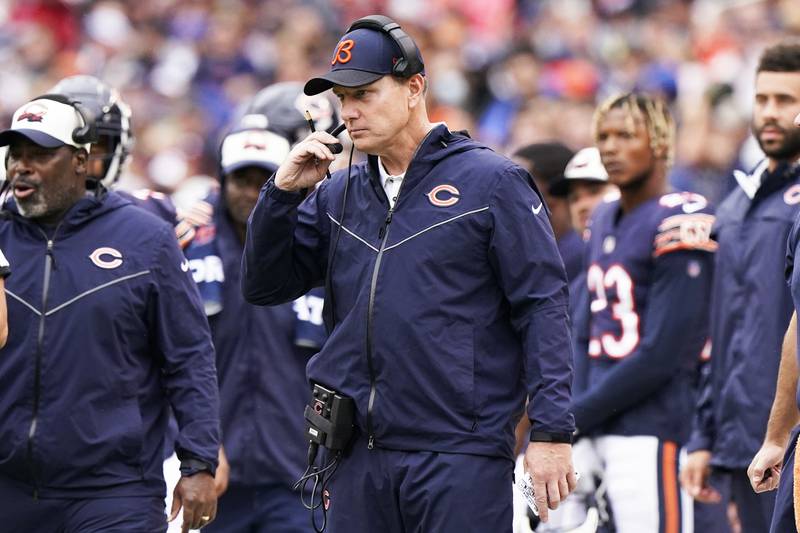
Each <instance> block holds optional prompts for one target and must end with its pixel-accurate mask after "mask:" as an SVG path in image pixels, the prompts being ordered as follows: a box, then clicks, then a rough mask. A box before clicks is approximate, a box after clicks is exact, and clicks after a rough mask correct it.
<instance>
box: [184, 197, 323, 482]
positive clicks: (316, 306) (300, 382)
mask: <svg viewBox="0 0 800 533" xmlns="http://www.w3.org/2000/svg"><path fill="white" fill-rule="evenodd" d="M223 190H224V188H223ZM208 202H209V203H210V204H211V205H213V207H214V223H213V224H210V225H208V226H203V227H200V228H198V229H197V233H196V237H195V239H194V241H193V242H192V244H190V245H189V247H188V248H187V249H186V257H187V258H188V259H189V266H190V268H191V269H192V272H193V274H194V279H195V282H197V284H198V286H199V287H200V294H201V296H202V297H203V298H204V301H205V302H206V310H207V312H209V318H208V319H209V323H210V325H211V335H212V338H213V340H214V347H215V349H216V352H217V369H218V371H219V388H220V418H221V424H222V434H223V443H224V445H225V453H226V455H227V457H228V461H229V462H230V466H231V472H230V483H231V485H232V486H237V485H238V486H249V487H253V486H258V485H275V484H279V485H282V486H283V487H285V488H286V490H289V489H290V487H291V486H292V485H293V484H294V481H295V480H297V478H298V477H300V475H301V473H302V472H303V469H304V468H305V466H306V463H307V458H306V455H307V449H308V440H307V439H306V437H305V431H304V420H303V408H304V406H305V405H306V403H307V401H308V398H309V392H310V389H309V387H308V385H307V381H306V371H305V369H306V364H307V363H308V360H309V359H310V358H311V356H312V355H314V354H315V353H317V352H318V351H319V348H320V347H321V346H322V344H323V343H324V341H325V329H324V327H323V324H322V301H323V300H322V297H321V294H322V290H321V289H314V291H312V292H314V293H315V294H309V295H304V296H301V297H300V298H298V299H297V300H295V301H294V302H292V303H286V304H283V305H277V306H273V307H262V306H254V305H250V304H249V303H247V302H245V300H244V298H243V297H242V291H241V288H240V278H241V268H242V251H243V244H242V243H241V241H240V240H239V236H238V235H237V234H236V231H235V229H234V227H233V225H232V224H231V222H230V220H229V218H228V215H227V209H226V208H225V205H224V204H225V199H224V195H223V196H216V197H215V198H214V199H209V200H208Z"/></svg>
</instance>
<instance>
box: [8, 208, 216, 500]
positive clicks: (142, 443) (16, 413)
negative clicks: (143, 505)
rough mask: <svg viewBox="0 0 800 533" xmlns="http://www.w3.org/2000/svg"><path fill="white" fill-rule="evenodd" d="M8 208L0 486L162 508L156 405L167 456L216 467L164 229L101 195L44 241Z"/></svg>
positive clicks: (194, 334)
mask: <svg viewBox="0 0 800 533" xmlns="http://www.w3.org/2000/svg"><path fill="white" fill-rule="evenodd" d="M9 209H10V211H8V212H7V215H8V216H7V220H3V221H2V223H0V248H2V249H3V251H4V252H5V253H6V256H7V257H8V258H9V259H10V260H11V262H12V264H13V265H14V275H13V276H12V277H10V278H9V279H8V280H6V294H7V297H8V298H7V299H8V318H9V328H10V332H11V333H10V335H9V338H8V344H6V346H5V347H4V348H3V349H2V350H0V391H2V394H0V476H3V477H5V478H7V479H11V480H14V481H16V482H18V483H20V485H21V486H22V487H27V488H28V489H29V490H30V491H31V493H32V494H36V493H38V494H39V495H40V496H42V497H68V498H79V497H107V496H111V495H114V496H121V495H147V496H161V497H163V495H164V492H165V487H164V482H163V474H162V460H163V453H162V451H163V440H164V433H165V430H166V424H167V417H168V409H167V406H168V402H169V404H171V405H172V408H173V411H174V413H175V415H176V418H177V420H178V425H179V427H180V434H179V436H178V439H177V443H176V450H177V452H178V455H179V457H195V458H199V459H201V460H203V461H206V462H208V463H210V464H216V460H217V449H218V447H219V419H218V397H217V395H218V393H217V381H216V369H215V367H214V350H213V346H212V344H211V337H210V334H209V328H208V322H207V321H206V318H205V315H204V314H203V309H202V305H201V303H200V298H199V294H198V292H197V288H196V287H195V285H194V283H193V281H192V278H191V274H190V273H189V268H188V262H187V261H186V260H185V258H184V257H183V255H182V254H181V251H180V249H179V248H178V244H177V242H176V241H175V234H174V232H173V229H172V228H171V227H170V226H169V225H168V224H166V223H164V222H163V221H161V220H159V219H157V218H156V217H155V216H153V215H151V214H149V213H147V212H145V211H144V210H142V209H140V208H138V207H135V206H133V205H132V204H131V203H130V202H128V201H127V200H124V199H122V198H121V197H120V196H119V195H117V194H116V193H113V192H110V193H108V194H106V195H105V196H103V197H102V198H100V199H98V198H95V197H94V196H87V197H85V198H83V199H81V200H80V201H78V202H77V203H76V204H75V205H74V206H73V207H72V208H71V209H70V210H69V211H68V212H67V214H66V215H65V217H64V218H63V219H62V221H61V222H60V223H59V224H58V226H57V227H56V228H55V229H54V230H53V231H51V232H46V231H45V230H44V229H43V228H42V227H40V226H38V225H37V224H35V223H34V222H32V221H30V220H28V219H25V218H23V217H21V216H19V215H18V214H16V213H15V212H14V211H15V209H16V208H15V207H14V206H13V205H12V206H11V207H10V208H9Z"/></svg>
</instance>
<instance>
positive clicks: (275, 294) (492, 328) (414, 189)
mask: <svg viewBox="0 0 800 533" xmlns="http://www.w3.org/2000/svg"><path fill="white" fill-rule="evenodd" d="M376 165H377V158H376V157H372V156H371V157H369V159H368V162H364V163H361V164H358V165H354V166H353V167H352V176H351V178H350V180H351V183H350V186H349V192H348V197H347V206H346V208H345V210H344V213H342V196H343V194H342V193H343V189H344V185H345V180H346V178H347V175H348V172H347V170H346V169H345V170H342V171H339V172H337V173H336V174H334V176H333V179H331V180H326V181H324V182H323V183H321V184H320V186H319V187H318V188H317V190H316V191H314V192H313V193H312V194H311V195H310V196H309V197H308V199H306V200H305V201H304V202H303V203H302V204H300V202H301V197H300V194H298V193H290V192H285V191H281V190H280V189H278V188H277V187H275V185H274V182H273V181H272V180H270V181H269V182H268V183H267V184H266V185H265V187H264V188H263V189H262V191H261V195H260V198H259V200H258V203H257V205H256V208H255V209H254V211H253V213H252V214H251V216H250V221H249V225H248V232H247V239H246V244H245V253H244V257H243V274H242V289H243V291H244V295H245V298H247V299H248V300H249V301H251V302H253V303H259V304H275V303H280V302H285V301H288V300H291V299H293V298H296V297H297V296H299V295H301V294H304V293H305V292H307V291H308V289H310V288H311V287H313V286H315V285H320V284H322V282H323V280H324V278H325V272H326V269H328V268H331V270H332V273H331V282H330V290H331V291H332V298H329V297H327V295H328V294H329V293H327V292H326V305H328V302H330V301H331V300H333V302H334V305H335V309H333V311H334V312H333V313H329V314H328V315H330V314H332V315H333V316H334V317H335V321H334V323H333V324H328V327H329V330H330V331H331V333H330V336H329V338H328V340H327V342H326V343H325V346H324V347H323V349H322V351H321V353H319V354H318V355H316V356H315V357H314V358H312V359H311V361H310V362H309V365H308V368H307V374H308V377H309V379H310V380H311V381H312V382H319V383H322V384H325V385H327V386H328V387H332V388H334V389H336V390H338V391H340V392H341V393H343V394H346V395H348V396H350V397H353V398H354V399H355V402H356V411H357V413H356V414H357V425H358V427H359V428H360V429H361V430H362V431H363V432H364V433H365V434H366V435H367V438H368V442H369V445H375V446H381V447H386V448H391V449H402V450H430V451H438V452H460V453H474V454H483V455H491V456H500V457H507V458H509V459H510V458H511V457H512V453H513V444H514V433H513V428H514V426H515V424H516V421H517V420H518V417H519V415H521V414H522V410H523V405H524V401H525V398H526V396H529V397H530V405H529V408H528V415H529V417H530V418H531V420H532V424H533V430H534V431H542V432H551V433H571V432H572V431H573V429H574V424H573V420H572V416H571V414H570V413H569V403H570V383H571V380H572V370H571V358H572V355H571V341H570V333H569V320H568V318H567V300H568V290H567V280H566V274H565V272H564V266H563V263H562V261H561V258H560V256H559V254H558V248H557V247H556V242H555V239H554V237H553V233H552V228H551V227H550V222H549V220H548V218H547V211H546V209H545V208H544V207H543V204H542V201H541V198H540V197H539V195H538V194H537V192H536V190H535V188H534V187H533V185H532V179H531V178H530V176H529V175H528V174H527V173H526V172H525V171H524V170H523V169H521V168H520V167H519V166H517V165H515V164H514V163H512V162H511V161H509V160H508V159H506V158H504V157H501V156H499V155H497V154H495V153H494V152H493V151H491V150H490V149H488V148H486V147H484V146H482V145H480V144H478V143H476V142H474V141H472V140H471V139H469V138H468V137H466V136H464V135H460V134H456V133H451V132H449V131H448V130H447V128H446V127H445V126H443V125H440V126H437V127H435V128H434V129H433V130H432V131H431V132H430V133H429V134H428V135H427V136H426V138H425V139H424V140H423V141H422V143H421V144H420V146H419V147H418V148H417V151H416V153H415V154H414V157H413V158H412V161H411V163H410V165H409V167H408V170H407V172H406V175H405V178H404V179H403V183H402V186H401V189H400V193H399V196H398V200H397V203H396V204H395V207H394V209H390V208H389V202H388V200H387V198H386V195H385V192H384V190H383V188H382V187H381V184H380V180H379V178H378V172H377V167H376ZM298 205H300V207H299V208H298ZM339 228H341V235H340V237H339V239H338V246H337V247H336V250H335V258H334V260H333V262H332V264H331V262H330V261H329V259H328V258H329V256H330V254H331V249H332V247H333V245H334V243H335V241H336V233H337V230H338V229H339ZM328 315H326V318H327V316H328Z"/></svg>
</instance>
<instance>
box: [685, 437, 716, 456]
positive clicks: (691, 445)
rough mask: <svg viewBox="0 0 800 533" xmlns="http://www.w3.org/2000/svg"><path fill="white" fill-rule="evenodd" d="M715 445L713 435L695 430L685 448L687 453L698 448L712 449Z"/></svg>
mask: <svg viewBox="0 0 800 533" xmlns="http://www.w3.org/2000/svg"><path fill="white" fill-rule="evenodd" d="M713 446H714V443H713V442H711V437H709V436H708V435H703V434H701V433H698V432H694V433H692V436H691V438H690V439H689V442H687V443H686V446H685V447H684V448H685V449H686V453H692V452H696V451H697V450H711V448H712V447H713Z"/></svg>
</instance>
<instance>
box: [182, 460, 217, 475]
mask: <svg viewBox="0 0 800 533" xmlns="http://www.w3.org/2000/svg"><path fill="white" fill-rule="evenodd" d="M200 472H208V473H209V474H211V475H212V476H213V475H214V474H215V469H214V465H212V464H211V463H207V462H205V461H203V460H201V459H195V458H187V459H183V460H181V476H183V477H189V476H193V475H195V474H198V473H200Z"/></svg>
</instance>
